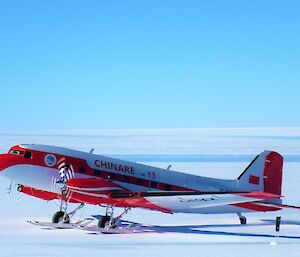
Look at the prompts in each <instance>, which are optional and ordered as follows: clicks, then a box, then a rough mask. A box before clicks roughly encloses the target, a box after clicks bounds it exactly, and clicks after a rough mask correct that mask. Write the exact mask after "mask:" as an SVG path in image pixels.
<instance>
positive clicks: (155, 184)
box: [150, 181, 158, 188]
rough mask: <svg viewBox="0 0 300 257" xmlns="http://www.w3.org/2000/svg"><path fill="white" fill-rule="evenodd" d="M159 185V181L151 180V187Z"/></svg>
mask: <svg viewBox="0 0 300 257" xmlns="http://www.w3.org/2000/svg"><path fill="white" fill-rule="evenodd" d="M157 186H158V183H157V182H155V181H150V187H152V188H157Z"/></svg>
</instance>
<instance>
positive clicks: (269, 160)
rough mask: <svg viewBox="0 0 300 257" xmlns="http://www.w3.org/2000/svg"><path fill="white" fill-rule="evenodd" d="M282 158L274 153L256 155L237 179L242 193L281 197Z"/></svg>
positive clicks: (267, 152) (265, 152)
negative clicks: (265, 193) (258, 192)
mask: <svg viewBox="0 0 300 257" xmlns="http://www.w3.org/2000/svg"><path fill="white" fill-rule="evenodd" d="M282 166H283V157H282V156H281V155H280V154H279V153H277V152H274V151H264V152H262V153H261V154H259V155H257V156H256V157H255V158H254V160H253V161H252V162H251V163H250V164H249V165H248V166H247V168H246V169H245V170H244V172H243V173H242V174H241V175H240V176H239V177H238V187H239V189H240V190H242V191H264V192H268V193H272V194H277V195H281V185H282Z"/></svg>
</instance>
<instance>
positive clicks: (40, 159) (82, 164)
mask: <svg viewBox="0 0 300 257" xmlns="http://www.w3.org/2000/svg"><path fill="white" fill-rule="evenodd" d="M11 149H15V150H22V151H30V152H31V153H32V158H31V159H27V158H25V157H23V156H18V155H13V154H5V157H4V159H5V161H4V164H3V167H4V168H8V167H10V166H13V165H18V164H30V165H36V166H42V167H47V168H56V169H58V166H59V165H60V163H61V162H65V163H67V164H72V166H73V168H74V172H75V173H77V174H85V175H88V176H92V177H96V178H102V179H105V180H107V179H109V180H111V181H116V182H122V183H126V184H131V185H135V186H141V187H147V188H149V187H150V185H151V182H156V183H157V188H153V189H157V190H163V191H197V190H193V189H190V188H186V187H181V186H177V185H172V184H167V183H163V182H158V181H153V180H149V179H144V178H139V177H135V176H129V175H127V174H126V175H123V174H118V173H114V172H109V171H106V170H100V169H95V168H91V167H90V166H89V165H88V164H87V161H86V160H85V159H79V158H75V157H70V156H64V155H60V154H53V155H55V157H56V158H57V163H56V164H55V165H54V166H53V167H49V166H47V165H46V164H45V161H44V158H45V155H46V154H52V153H51V152H41V151H36V150H31V149H25V148H22V147H20V146H18V145H17V146H13V147H12V148H11ZM2 158H3V157H1V161H0V163H1V164H2ZM0 168H1V166H0ZM0 170H1V169H0ZM80 170H84V172H80ZM95 173H96V174H95ZM98 173H100V174H99V175H98ZM140 181H142V182H143V183H139V182H140ZM154 184H155V183H154ZM166 187H169V188H168V189H166Z"/></svg>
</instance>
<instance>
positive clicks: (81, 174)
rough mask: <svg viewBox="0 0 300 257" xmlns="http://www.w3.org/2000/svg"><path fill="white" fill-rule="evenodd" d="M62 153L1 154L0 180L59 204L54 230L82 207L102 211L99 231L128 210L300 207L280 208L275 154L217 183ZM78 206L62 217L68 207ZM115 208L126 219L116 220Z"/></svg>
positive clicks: (24, 149) (17, 149) (26, 149)
mask: <svg viewBox="0 0 300 257" xmlns="http://www.w3.org/2000/svg"><path fill="white" fill-rule="evenodd" d="M93 150H94V149H92V150H91V151H90V152H82V151H77V150H72V149H67V148H63V147H56V146H47V145H36V144H21V145H16V146H13V147H11V148H10V149H9V151H8V152H7V153H6V154H1V155H0V174H1V175H4V176H5V177H6V178H7V179H9V180H10V181H13V182H14V183H16V184H17V190H18V191H19V192H22V193H24V194H27V195H30V196H33V197H37V198H40V199H42V200H46V201H51V200H59V201H60V203H61V204H60V208H59V210H58V211H57V212H56V213H55V214H54V215H53V217H52V223H53V224H58V223H60V224H62V223H63V224H68V223H70V219H71V218H72V217H73V215H74V214H75V213H76V211H77V210H78V209H80V208H82V207H83V206H84V205H85V204H91V205H99V206H102V207H106V212H105V215H103V216H100V218H99V221H98V227H99V228H108V229H109V228H111V229H113V228H116V227H117V224H118V221H119V220H120V219H121V217H122V216H123V215H124V214H125V213H127V212H128V211H129V210H130V209H132V208H143V209H148V210H154V211H160V212H163V213H170V214H173V213H197V214H222V213H235V214H237V215H238V217H239V219H240V223H241V224H242V225H244V224H246V223H247V219H246V217H245V216H243V214H242V213H245V212H270V211H278V210H281V209H283V208H296V209H300V207H296V206H291V205H284V204H282V199H281V198H282V197H283V196H282V195H281V185H282V167H283V157H282V156H281V155H280V154H279V153H277V152H275V151H264V152H262V153H261V154H259V155H257V156H256V157H255V158H254V159H253V161H252V162H251V163H250V164H249V165H248V166H247V167H246V169H245V170H244V171H243V172H242V173H241V175H240V176H239V177H238V178H236V179H231V180H229V179H217V178H209V177H203V176H198V175H191V174H187V173H182V172H178V171H173V170H171V169H170V166H169V167H168V168H167V169H162V168H156V167H152V166H148V165H144V164H139V163H135V162H129V161H125V160H120V159H115V158H110V157H105V156H101V155H96V154H94V153H93ZM69 203H76V204H78V207H77V208H76V209H75V210H74V211H72V212H69V213H68V204H69ZM116 207H120V208H124V212H123V213H122V214H121V215H119V216H118V217H114V210H115V208H116Z"/></svg>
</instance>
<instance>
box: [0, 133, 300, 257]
mask: <svg viewBox="0 0 300 257" xmlns="http://www.w3.org/2000/svg"><path fill="white" fill-rule="evenodd" d="M295 131H296V132H297V133H298V132H299V130H297V129H295V130H292V132H293V133H292V132H291V131H290V132H289V133H287V135H286V136H284V135H278V133H279V132H278V131H277V134H276V133H275V135H273V136H275V137H280V139H273V140H274V141H272V139H270V138H268V139H266V138H265V137H264V136H267V137H268V134H267V133H266V132H265V131H264V132H263V133H262V132H260V133H261V134H263V135H261V134H259V133H257V134H256V135H255V138H251V137H247V136H245V138H244V139H241V138H239V142H236V143H232V144H231V143H230V142H231V140H230V139H225V138H227V137H223V136H220V138H221V137H223V139H218V140H219V141H218V140H216V139H213V136H212V137H211V138H209V137H205V135H200V136H199V133H198V132H197V133H198V134H197V135H194V138H195V141H196V143H199V142H201V144H202V148H203V149H204V150H203V151H202V150H201V149H202V148H201V147H199V146H193V147H191V148H189V149H190V150H189V151H188V152H189V153H193V154H194V153H197V154H199V153H200V154H201V153H204V152H205V153H206V154H213V153H214V151H213V147H215V148H216V149H219V150H220V149H223V150H222V151H221V150H220V151H219V152H220V153H221V154H222V153H223V154H241V153H247V154H256V153H258V152H259V151H258V152H255V153H254V150H256V149H254V148H259V147H261V146H262V144H263V143H262V142H260V140H259V138H261V139H262V141H263V142H265V140H267V141H268V140H269V141H268V142H269V144H270V145H272V144H273V145H275V144H277V143H278V148H282V149H285V151H284V152H283V154H287V155H288V154H295V153H296V154H298V153H299V148H300V147H299V146H300V144H299V143H300V141H299V139H298V134H297V133H296V132H295ZM233 132H235V133H236V131H233ZM233 132H232V133H233ZM275 132H276V131H275ZM97 133H99V132H97ZM101 133H102V134H105V133H106V136H107V135H109V133H108V132H105V133H104V132H101ZM152 133H153V131H152ZM177 133H178V132H177ZM272 133H273V134H274V131H273V132H272ZM70 134H72V133H70ZM77 134H78V133H77V132H76V133H74V134H72V136H70V137H68V136H66V135H59V136H57V135H48V136H47V135H46V134H44V135H39V136H36V135H8V134H2V135H0V140H1V141H2V142H3V144H1V145H0V148H1V149H0V150H1V151H2V152H4V151H7V148H9V146H11V145H14V144H17V143H44V144H56V145H62V146H67V147H73V148H77V149H83V150H87V149H89V147H94V146H95V145H97V146H99V147H100V146H101V143H103V142H104V146H108V148H107V149H108V151H107V152H109V153H110V154H132V153H135V154H138V153H141V152H142V153H145V154H157V153H168V154H170V153H176V154H180V148H181V146H182V145H184V140H185V139H186V137H185V135H184V134H182V138H181V137H180V136H178V134H177V137H178V138H177V139H174V138H175V136H174V137H173V141H172V140H171V139H168V135H167V133H165V134H164V133H162V134H163V135H160V134H159V133H158V132H157V133H156V135H155V136H154V138H156V139H157V138H158V137H161V141H162V142H164V144H165V143H166V142H168V140H170V141H169V142H170V145H169V146H167V145H166V146H165V149H164V150H163V151H162V150H159V143H158V142H157V141H156V140H153V141H152V143H151V140H149V139H147V135H144V136H143V135H142V133H140V134H139V133H136V134H134V133H133V132H132V134H130V133H128V132H127V136H126V133H124V135H123V136H122V137H121V138H119V139H120V140H119V139H118V138H114V135H115V134H114V133H112V134H111V136H109V138H105V137H104V138H103V137H99V136H96V137H94V136H90V135H88V136H85V135H80V136H76V135H77ZM91 134H95V133H91ZM128 134H130V135H128ZM137 134H138V135H137ZM149 134H150V133H149ZM175 134H176V133H175ZM179 134H180V133H179ZM202 134H203V132H202ZM226 134H230V133H229V132H228V133H227V132H226ZM238 134H243V133H242V132H241V131H240V132H239V133H238ZM244 134H245V135H246V134H247V133H244ZM253 137H254V136H253ZM293 137H294V139H293ZM166 138H167V139H166ZM199 138H200V139H199ZM230 138H231V139H232V137H230ZM131 139H132V140H131ZM152 139H153V138H152ZM94 140H96V141H94ZM157 140H158V139H157ZM215 140H216V141H215ZM277 140H278V141H277ZM118 141H119V143H120V145H119V146H120V147H121V148H119V147H117V146H118V144H117V143H118ZM192 141H193V140H192V136H191V138H190V140H189V141H188V143H187V144H191V142H192ZM252 141H254V142H260V143H259V146H257V147H253V145H254V144H253V145H252V143H250V142H252ZM105 142H106V143H105ZM145 142H148V143H149V144H150V145H149V147H148V148H146V147H144V146H141V145H140V143H145ZM276 142H277V143H276ZM280 142H282V145H281V144H280ZM92 143H93V144H94V145H93V144H92ZM123 143H124V144H123ZM196 143H195V144H196ZM226 143H228V146H229V147H227V148H226V147H224V146H223V145H222V144H226ZM237 145H238V147H234V146H237ZM247 145H250V146H251V145H252V146H251V147H249V148H248V149H250V150H243V151H240V152H238V151H237V150H238V149H247ZM297 145H298V147H296V146H297ZM104 146H103V145H102V147H101V148H99V149H98V152H101V153H105V150H104V149H105V148H104ZM134 146H135V148H134ZM231 146H233V147H232V148H230V147H231ZM243 147H244V148H243ZM156 148H157V151H156V150H155V149H156ZM192 148H193V149H194V150H193V151H192V150H191V149H192ZM266 148H269V147H266ZM120 149H121V150H120ZM130 149H135V150H134V151H132V150H130ZM199 149H200V150H201V151H200V150H199ZM269 149H270V148H269ZM140 150H141V152H139V151H140ZM276 150H278V149H276ZM181 153H183V154H184V153H186V152H184V151H183V152H181ZM153 160H155V157H153ZM181 160H182V158H181ZM147 164H151V165H155V166H159V167H167V166H168V165H169V164H172V168H173V169H175V170H180V171H185V172H188V173H193V174H199V175H200V174H201V175H204V176H211V177H220V178H235V177H237V176H238V175H239V174H240V173H241V172H242V170H243V169H244V168H245V166H246V165H247V163H246V162H228V161H227V162H217V163H213V162H183V161H181V162H176V161H174V160H173V161H172V163H169V162H168V163H166V162H152V163H147ZM9 183H10V182H9V181H7V180H5V179H4V178H1V177H0V194H1V197H0V206H1V207H0V208H1V212H0V217H1V219H0V228H1V229H0V256H1V257H2V256H22V257H27V256H51V257H52V256H81V257H83V256H105V257H109V256H117V255H119V256H231V257H232V256H243V257H244V256H256V257H257V256H266V255H268V256H270V257H273V256H299V255H300V254H299V253H300V211H297V210H284V211H280V212H271V213H251V214H246V216H247V218H248V225H246V226H241V225H240V224H239V220H238V218H237V216H236V215H234V214H226V215H196V214H174V215H170V214H163V213H159V212H153V211H146V210H140V209H136V210H133V211H132V212H131V213H130V214H128V215H126V216H125V217H124V218H125V219H127V220H130V221H135V222H139V223H142V224H146V225H149V226H150V228H151V229H152V230H154V232H152V233H138V234H123V235H102V234H93V233H89V232H86V231H81V230H48V229H43V228H40V227H37V226H33V225H30V224H27V222H26V221H27V220H33V219H38V220H43V221H49V220H50V219H51V216H52V214H53V213H54V212H56V211H57V209H58V207H57V204H58V203H57V202H55V201H54V202H48V203H47V202H44V201H41V200H39V199H34V198H31V197H27V196H25V195H20V194H18V193H17V192H16V191H15V190H14V191H13V192H12V193H13V199H10V197H9V195H8V194H7V190H6V188H7V187H8V186H9ZM299 185H300V162H287V163H285V164H284V178H283V195H284V196H285V198H284V202H285V203H287V204H294V205H300V199H299V193H298V188H299ZM117 212H118V213H120V212H121V210H117ZM103 213H104V210H103V208H101V207H97V206H87V207H85V208H84V209H83V210H81V211H80V212H79V213H78V215H77V218H80V217H88V216H90V215H92V214H103ZM278 215H280V216H282V226H281V232H280V234H279V235H280V237H279V238H275V237H274V235H275V231H274V230H275V226H274V220H275V217H276V216H278ZM271 242H276V243H277V244H276V245H274V244H273V245H271V244H270V243H271Z"/></svg>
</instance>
